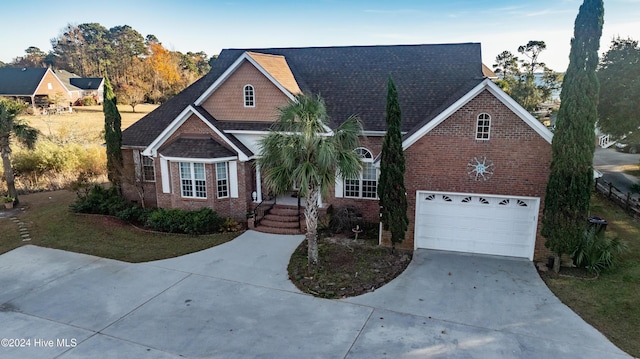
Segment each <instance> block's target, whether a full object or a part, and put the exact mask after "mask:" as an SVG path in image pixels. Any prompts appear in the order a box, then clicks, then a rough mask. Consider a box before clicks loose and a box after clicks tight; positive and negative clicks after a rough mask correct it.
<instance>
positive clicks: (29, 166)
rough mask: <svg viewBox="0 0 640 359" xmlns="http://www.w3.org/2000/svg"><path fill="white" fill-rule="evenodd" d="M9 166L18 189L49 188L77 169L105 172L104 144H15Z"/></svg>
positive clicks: (67, 179) (69, 177) (65, 181)
mask: <svg viewBox="0 0 640 359" xmlns="http://www.w3.org/2000/svg"><path fill="white" fill-rule="evenodd" d="M11 162H12V166H13V169H14V171H15V174H16V182H17V185H18V186H19V187H20V188H22V189H31V190H51V189H57V188H63V187H66V186H68V185H69V184H70V182H71V181H72V179H73V178H75V177H76V175H77V174H78V173H83V174H85V175H87V176H89V177H93V178H95V177H99V176H103V175H104V174H105V173H106V154H105V150H104V148H102V147H100V146H97V145H94V146H81V145H79V144H75V143H66V144H62V145H61V144H57V143H54V142H51V141H41V142H38V143H37V144H36V147H35V149H33V150H27V149H24V148H19V149H18V150H17V151H16V152H15V153H14V155H13V158H12V161H11Z"/></svg>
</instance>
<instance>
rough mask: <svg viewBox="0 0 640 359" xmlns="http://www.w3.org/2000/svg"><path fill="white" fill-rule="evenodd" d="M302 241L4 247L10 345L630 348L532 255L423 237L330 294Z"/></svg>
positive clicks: (450, 353)
mask: <svg viewBox="0 0 640 359" xmlns="http://www.w3.org/2000/svg"><path fill="white" fill-rule="evenodd" d="M302 240H303V237H302V236H276V235H267V234H262V233H257V232H254V231H248V232H246V233H245V234H243V235H241V236H240V237H238V238H236V239H235V240H233V241H231V242H229V243H225V244H223V245H221V246H218V247H214V248H211V249H208V250H205V251H202V252H199V253H194V254H190V255H186V256H183V257H179V258H173V259H167V260H163V261H156V262H150V263H143V264H130V263H123V262H118V261H114V260H109V259H102V258H97V257H92V256H87V255H82V254H75V253H70V252H65V251H60V250H53V249H46V248H40V247H35V246H24V247H20V248H18V249H16V250H13V251H11V252H9V253H5V254H3V255H1V256H0V288H1V289H0V323H2V325H0V338H8V340H7V341H4V340H3V342H2V347H0V357H1V358H67V359H68V358H184V357H186V358H380V357H389V358H556V357H561V356H564V355H566V356H567V357H579V358H598V359H599V358H625V357H628V356H627V355H625V354H624V353H623V352H621V351H620V350H619V349H617V348H616V347H615V346H614V345H612V344H611V343H610V342H609V341H608V340H607V339H606V338H604V337H603V336H602V335H601V334H600V333H599V332H597V331H596V330H595V329H593V328H592V327H591V326H589V325H588V324H586V323H585V322H583V321H582V320H581V319H580V318H579V317H578V316H577V315H575V314H574V313H573V312H572V311H571V310H569V309H568V308H567V307H566V306H564V305H563V304H561V303H560V302H559V301H558V300H557V299H556V298H555V297H554V296H553V295H552V294H551V293H550V292H549V290H548V289H547V288H546V286H545V285H544V283H543V282H542V281H541V280H540V278H539V277H538V276H537V274H536V272H535V269H534V267H533V264H532V263H530V262H528V261H519V260H510V259H504V258H496V257H483V256H471V255H464V254H452V253H445V252H432V251H422V250H420V251H418V252H416V254H415V256H414V260H413V262H412V263H411V264H410V266H409V268H408V269H407V270H406V271H405V273H403V274H402V275H401V276H400V277H399V278H397V279H396V280H394V281H393V282H391V283H390V284H388V285H387V286H385V287H383V288H381V289H379V290H377V291H375V292H373V293H369V294H366V295H363V296H360V297H355V298H350V299H347V300H325V299H319V298H314V297H311V296H309V295H306V294H303V293H301V292H300V291H298V290H297V289H296V288H295V287H294V286H293V285H292V284H291V283H290V282H289V280H288V279H287V271H286V266H287V263H288V259H289V256H290V255H291V253H292V252H293V250H294V249H295V247H296V246H297V245H298V244H299V243H300V242H301V241H302ZM16 339H17V340H16ZM9 344H13V347H8V345H9ZM16 345H18V347H16ZM20 345H22V346H20Z"/></svg>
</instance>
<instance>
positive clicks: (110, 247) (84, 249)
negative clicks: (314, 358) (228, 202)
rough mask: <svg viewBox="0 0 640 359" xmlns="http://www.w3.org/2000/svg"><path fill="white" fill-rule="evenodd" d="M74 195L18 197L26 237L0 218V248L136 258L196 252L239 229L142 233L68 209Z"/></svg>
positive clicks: (66, 192)
mask: <svg viewBox="0 0 640 359" xmlns="http://www.w3.org/2000/svg"><path fill="white" fill-rule="evenodd" d="M74 199H75V194H74V193H72V192H69V191H66V190H62V191H55V192H41V193H35V194H30V195H24V196H21V197H20V201H21V203H20V206H26V207H27V209H26V210H25V211H23V212H22V213H20V214H19V215H18V216H17V217H18V218H19V219H20V220H21V221H22V222H24V223H25V225H26V228H27V229H28V230H29V234H30V235H31V238H32V240H31V241H29V242H22V239H21V237H20V234H19V231H18V226H17V225H16V224H15V223H14V222H12V221H10V220H9V219H7V218H3V219H0V253H4V252H7V251H10V250H12V249H15V248H17V247H19V246H22V245H24V244H33V245H38V246H42V247H50V248H57V249H64V250H68V251H72V252H78V253H86V254H91V255H95V256H98V257H104V258H112V259H117V260H121V261H126V262H132V263H137V262H146V261H152V260H158V259H165V258H171V257H176V256H180V255H184V254H187V253H192V252H197V251H200V250H203V249H207V248H210V247H213V246H216V245H219V244H222V243H225V242H227V241H230V240H232V239H234V238H235V237H237V236H238V235H239V234H240V232H236V233H220V234H212V235H205V236H189V235H179V234H164V233H155V232H148V231H144V230H141V229H137V228H135V227H132V226H131V225H129V224H128V223H125V222H122V221H120V220H118V219H115V218H111V217H106V216H97V215H79V214H74V213H72V212H71V211H70V210H69V204H71V203H72V202H73V200H74Z"/></svg>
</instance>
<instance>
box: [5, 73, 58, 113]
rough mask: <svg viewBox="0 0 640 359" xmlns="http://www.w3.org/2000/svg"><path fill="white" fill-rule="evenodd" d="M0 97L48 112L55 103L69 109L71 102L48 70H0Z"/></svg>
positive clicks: (53, 74) (56, 77)
mask: <svg viewBox="0 0 640 359" xmlns="http://www.w3.org/2000/svg"><path fill="white" fill-rule="evenodd" d="M0 96H6V97H13V98H18V99H22V100H24V101H26V102H28V103H29V104H30V105H31V106H33V108H34V109H35V110H37V111H48V110H49V108H50V105H51V104H52V103H54V102H56V101H57V102H58V105H59V106H58V107H60V105H64V106H62V107H64V108H69V105H70V102H71V96H70V94H69V91H68V90H67V87H66V86H65V85H64V83H63V82H62V81H61V80H60V79H59V78H58V76H56V74H55V73H54V72H53V71H52V70H51V69H50V68H15V67H2V68H0Z"/></svg>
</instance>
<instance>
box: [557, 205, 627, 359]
mask: <svg viewBox="0 0 640 359" xmlns="http://www.w3.org/2000/svg"><path fill="white" fill-rule="evenodd" d="M591 213H592V214H593V215H597V216H599V217H603V218H605V219H606V220H607V221H608V222H609V225H608V228H607V235H610V236H617V237H618V238H620V239H622V240H624V241H625V242H627V244H628V246H629V251H628V252H627V253H626V254H624V255H623V256H622V257H621V260H620V262H619V263H618V266H617V267H616V268H614V269H613V270H611V271H609V272H605V273H601V274H600V277H599V278H597V279H595V280H585V279H578V278H573V277H563V276H560V277H558V278H555V279H553V278H545V282H546V283H547V285H548V286H549V288H550V289H551V290H552V291H553V292H554V293H555V294H556V296H558V298H560V300H562V302H563V303H565V304H566V305H567V306H569V307H571V309H573V310H574V311H575V312H576V313H578V314H579V315H580V316H581V317H582V318H583V319H584V320H586V321H587V322H589V323H590V324H591V325H593V326H594V327H596V328H597V329H598V330H599V331H600V332H602V333H603V334H604V335H605V336H607V337H608V338H609V339H610V340H611V341H612V342H613V343H615V344H616V345H617V346H618V347H620V348H621V349H622V350H624V351H626V352H627V353H629V354H631V355H633V356H635V357H640V340H639V339H640V223H638V222H636V221H634V220H632V219H631V218H630V217H629V216H627V215H626V214H625V213H624V211H622V210H621V209H619V208H618V207H615V206H613V205H612V204H610V203H609V202H607V201H606V200H604V199H601V198H600V197H594V198H593V200H592V203H591ZM560 273H562V271H561V272H560Z"/></svg>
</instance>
